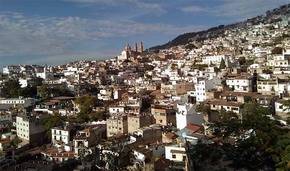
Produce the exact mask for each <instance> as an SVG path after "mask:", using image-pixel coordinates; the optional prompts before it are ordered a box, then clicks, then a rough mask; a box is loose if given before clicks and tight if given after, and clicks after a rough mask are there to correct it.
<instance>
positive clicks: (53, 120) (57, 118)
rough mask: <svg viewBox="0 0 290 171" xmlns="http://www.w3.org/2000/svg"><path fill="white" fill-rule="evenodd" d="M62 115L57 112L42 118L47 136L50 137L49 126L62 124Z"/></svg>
mask: <svg viewBox="0 0 290 171" xmlns="http://www.w3.org/2000/svg"><path fill="white" fill-rule="evenodd" d="M63 120H64V117H62V116H61V115H60V114H59V113H55V114H53V115H49V117H47V118H44V119H43V120H42V124H43V126H44V128H45V130H46V131H47V137H48V138H49V139H50V138H51V137H50V135H51V132H50V131H51V128H53V127H56V126H60V125H62V124H63Z"/></svg>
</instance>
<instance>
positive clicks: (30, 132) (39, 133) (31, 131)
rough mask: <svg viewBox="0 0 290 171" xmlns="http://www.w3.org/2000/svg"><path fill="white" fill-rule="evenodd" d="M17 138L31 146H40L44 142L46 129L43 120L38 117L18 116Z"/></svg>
mask: <svg viewBox="0 0 290 171" xmlns="http://www.w3.org/2000/svg"><path fill="white" fill-rule="evenodd" d="M16 132H17V136H18V137H19V138H20V139H21V140H22V141H25V142H27V143H30V144H40V143H42V142H43V140H44V138H43V137H44V133H45V129H44V127H43V126H42V123H41V119H40V118H37V117H28V116H17V117H16Z"/></svg>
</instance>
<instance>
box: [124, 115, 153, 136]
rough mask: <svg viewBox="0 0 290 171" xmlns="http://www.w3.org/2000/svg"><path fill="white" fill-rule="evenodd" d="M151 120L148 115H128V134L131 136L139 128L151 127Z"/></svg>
mask: <svg viewBox="0 0 290 171" xmlns="http://www.w3.org/2000/svg"><path fill="white" fill-rule="evenodd" d="M152 123H153V118H152V117H151V116H150V115H141V114H140V115H136V114H131V115H128V133H129V134H133V133H134V132H135V131H136V130H138V129H139V128H142V127H145V126H148V125H151V124H152Z"/></svg>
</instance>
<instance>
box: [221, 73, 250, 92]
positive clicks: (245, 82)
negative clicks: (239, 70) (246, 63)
mask: <svg viewBox="0 0 290 171" xmlns="http://www.w3.org/2000/svg"><path fill="white" fill-rule="evenodd" d="M226 84H227V86H228V87H229V88H231V89H233V91H235V92H251V91H252V79H251V78H247V77H245V76H240V77H235V78H228V79H227V80H226Z"/></svg>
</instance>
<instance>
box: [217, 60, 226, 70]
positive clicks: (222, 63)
mask: <svg viewBox="0 0 290 171" xmlns="http://www.w3.org/2000/svg"><path fill="white" fill-rule="evenodd" d="M219 68H220V69H225V68H226V62H225V60H224V58H222V60H221V63H220V67H219Z"/></svg>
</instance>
